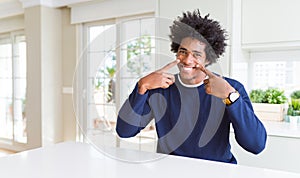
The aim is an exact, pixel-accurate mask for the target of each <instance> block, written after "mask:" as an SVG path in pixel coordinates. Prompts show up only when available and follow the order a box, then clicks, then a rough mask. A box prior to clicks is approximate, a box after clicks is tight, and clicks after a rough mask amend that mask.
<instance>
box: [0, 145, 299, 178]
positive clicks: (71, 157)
mask: <svg viewBox="0 0 300 178" xmlns="http://www.w3.org/2000/svg"><path fill="white" fill-rule="evenodd" d="M105 152H106V153H108V152H109V154H110V153H112V154H111V155H119V156H121V157H123V158H125V159H127V160H128V158H129V159H130V158H132V159H134V160H138V159H141V160H146V159H147V158H153V156H156V157H157V158H160V159H156V160H152V161H148V162H143V163H137V162H135V163H132V162H131V161H120V160H118V159H114V158H112V157H111V156H106V154H104V152H101V151H97V150H96V149H95V148H94V147H93V146H91V145H89V144H86V143H75V142H65V143H60V144H56V145H53V146H47V147H43V148H39V149H34V150H30V151H25V152H21V153H17V154H14V155H9V156H6V157H1V158H0V177H1V178H2V177H3V178H100V177H101V178H123V177H124V178H127V177H128V178H141V177H142V178H148V177H149V178H160V177H166V178H167V177H168V178H169V177H170V178H174V177H205V178H207V177H213V178H218V177H226V178H227V177H230V178H253V177H259V178H277V177H278V178H279V177H280V178H281V177H282V178H294V177H298V178H299V177H300V174H295V173H289V172H282V171H276V170H270V169H261V168H253V167H245V166H239V165H232V164H226V163H219V162H213V161H205V160H200V159H192V158H185V157H179V156H169V155H168V156H165V155H164V156H163V157H162V155H161V154H155V153H145V152H138V151H132V150H122V149H107V150H105Z"/></svg>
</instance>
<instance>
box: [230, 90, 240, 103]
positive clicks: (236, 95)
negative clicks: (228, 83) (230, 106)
mask: <svg viewBox="0 0 300 178" xmlns="http://www.w3.org/2000/svg"><path fill="white" fill-rule="evenodd" d="M239 96H240V94H239V93H238V92H233V93H231V94H230V96H229V99H230V101H231V102H235V100H237V99H238V98H239Z"/></svg>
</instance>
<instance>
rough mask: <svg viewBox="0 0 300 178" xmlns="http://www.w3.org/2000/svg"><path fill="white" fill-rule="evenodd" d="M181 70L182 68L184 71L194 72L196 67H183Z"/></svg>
mask: <svg viewBox="0 0 300 178" xmlns="http://www.w3.org/2000/svg"><path fill="white" fill-rule="evenodd" d="M181 68H182V69H183V70H184V71H192V70H193V69H196V67H195V66H181Z"/></svg>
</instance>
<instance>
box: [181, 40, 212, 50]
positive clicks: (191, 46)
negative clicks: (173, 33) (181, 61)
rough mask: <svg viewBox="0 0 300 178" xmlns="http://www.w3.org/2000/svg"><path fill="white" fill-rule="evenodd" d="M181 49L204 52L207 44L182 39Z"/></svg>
mask: <svg viewBox="0 0 300 178" xmlns="http://www.w3.org/2000/svg"><path fill="white" fill-rule="evenodd" d="M180 47H183V48H186V49H188V50H190V51H204V49H205V47H206V44H205V43H203V42H201V41H199V40H198V39H195V38H191V37H186V38H183V39H182V41H181V43H180Z"/></svg>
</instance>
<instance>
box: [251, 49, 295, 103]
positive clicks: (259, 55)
mask: <svg viewBox="0 0 300 178" xmlns="http://www.w3.org/2000/svg"><path fill="white" fill-rule="evenodd" d="M249 61H250V63H249V64H250V66H251V67H250V68H252V70H250V73H251V76H252V77H253V78H252V80H250V81H251V84H250V85H251V86H252V87H251V88H252V89H257V88H262V89H265V88H268V87H277V88H280V89H284V91H285V94H286V95H287V97H289V95H290V94H291V92H293V91H294V90H299V89H300V78H299V77H298V76H299V75H300V71H299V67H300V51H296V50H289V51H273V52H252V53H251V55H250V60H249Z"/></svg>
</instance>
